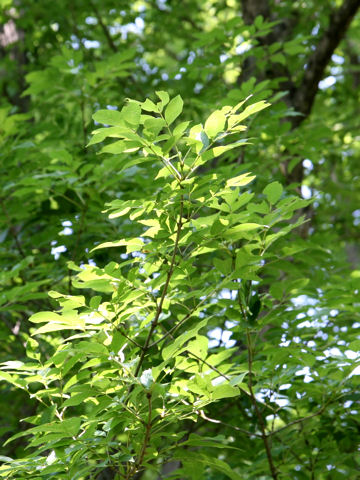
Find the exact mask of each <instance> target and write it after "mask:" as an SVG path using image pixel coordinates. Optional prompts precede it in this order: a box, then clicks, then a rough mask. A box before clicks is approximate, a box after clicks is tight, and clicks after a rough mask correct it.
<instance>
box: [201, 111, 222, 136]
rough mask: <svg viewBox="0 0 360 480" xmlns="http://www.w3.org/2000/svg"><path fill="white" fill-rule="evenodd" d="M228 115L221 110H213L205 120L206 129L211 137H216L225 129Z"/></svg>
mask: <svg viewBox="0 0 360 480" xmlns="http://www.w3.org/2000/svg"><path fill="white" fill-rule="evenodd" d="M225 122H226V116H225V114H224V113H223V112H222V111H221V110H216V111H215V112H213V113H212V114H211V115H210V116H209V118H208V119H207V120H206V122H205V126H204V130H205V132H206V134H207V136H208V137H209V138H214V137H216V135H217V134H218V133H220V132H222V131H223V130H224V127H225Z"/></svg>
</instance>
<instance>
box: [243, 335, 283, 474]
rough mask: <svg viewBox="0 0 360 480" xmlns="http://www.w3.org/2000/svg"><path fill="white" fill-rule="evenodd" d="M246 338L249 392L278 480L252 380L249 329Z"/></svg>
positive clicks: (251, 352)
mask: <svg viewBox="0 0 360 480" xmlns="http://www.w3.org/2000/svg"><path fill="white" fill-rule="evenodd" d="M246 340H247V350H248V367H249V384H248V387H249V392H250V399H251V403H252V404H253V407H254V410H255V413H256V416H257V418H258V421H259V425H260V430H261V438H262V440H263V442H264V447H265V451H266V456H267V460H268V464H269V468H270V471H271V476H272V478H273V479H274V480H277V479H278V474H277V471H276V468H275V465H274V461H273V458H272V454H271V449H270V445H269V440H268V435H267V434H266V430H265V423H264V419H263V417H262V414H261V412H260V410H259V407H258V404H257V400H256V397H255V394H254V390H253V382H252V375H253V374H252V364H253V351H252V345H251V336H250V332H249V329H247V330H246Z"/></svg>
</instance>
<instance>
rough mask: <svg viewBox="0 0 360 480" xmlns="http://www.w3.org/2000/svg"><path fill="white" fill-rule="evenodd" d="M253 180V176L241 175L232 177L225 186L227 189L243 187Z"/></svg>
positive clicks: (248, 174)
mask: <svg viewBox="0 0 360 480" xmlns="http://www.w3.org/2000/svg"><path fill="white" fill-rule="evenodd" d="M254 178H255V175H250V173H243V174H242V175H239V176H238V177H233V178H230V179H229V180H227V181H226V186H227V187H243V186H244V185H247V184H248V183H250V182H252V181H253V180H254Z"/></svg>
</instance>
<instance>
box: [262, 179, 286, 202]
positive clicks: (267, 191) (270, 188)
mask: <svg viewBox="0 0 360 480" xmlns="http://www.w3.org/2000/svg"><path fill="white" fill-rule="evenodd" d="M282 192H283V187H282V185H281V183H279V182H272V183H270V184H269V185H267V186H266V187H265V188H264V190H263V193H264V195H266V197H267V199H268V201H269V203H272V204H275V203H276V202H277V201H278V200H279V198H280V197H281V194H282Z"/></svg>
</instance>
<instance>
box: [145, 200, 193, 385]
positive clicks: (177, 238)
mask: <svg viewBox="0 0 360 480" xmlns="http://www.w3.org/2000/svg"><path fill="white" fill-rule="evenodd" d="M183 213H184V197H183V196H181V199H180V213H179V220H178V222H177V232H176V238H175V244H174V250H173V254H172V257H171V262H170V268H169V271H168V273H167V276H166V280H165V284H164V288H163V291H162V294H161V298H160V301H159V303H158V306H157V309H156V314H155V318H154V320H153V321H152V322H151V327H150V330H149V333H148V336H147V338H146V340H145V344H144V346H143V350H142V352H141V355H140V360H139V363H138V365H137V367H136V370H135V377H137V376H138V374H139V372H140V369H141V366H142V363H143V361H144V358H145V355H146V352H147V350H148V349H149V344H150V340H151V337H152V334H153V333H154V331H155V329H156V327H157V324H158V321H159V317H160V315H161V312H162V308H163V303H164V300H165V297H166V294H167V291H168V288H169V284H170V280H171V277H172V274H173V272H174V268H175V259H176V254H177V251H178V246H179V241H180V235H181V229H182V226H183V223H182V217H183Z"/></svg>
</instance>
